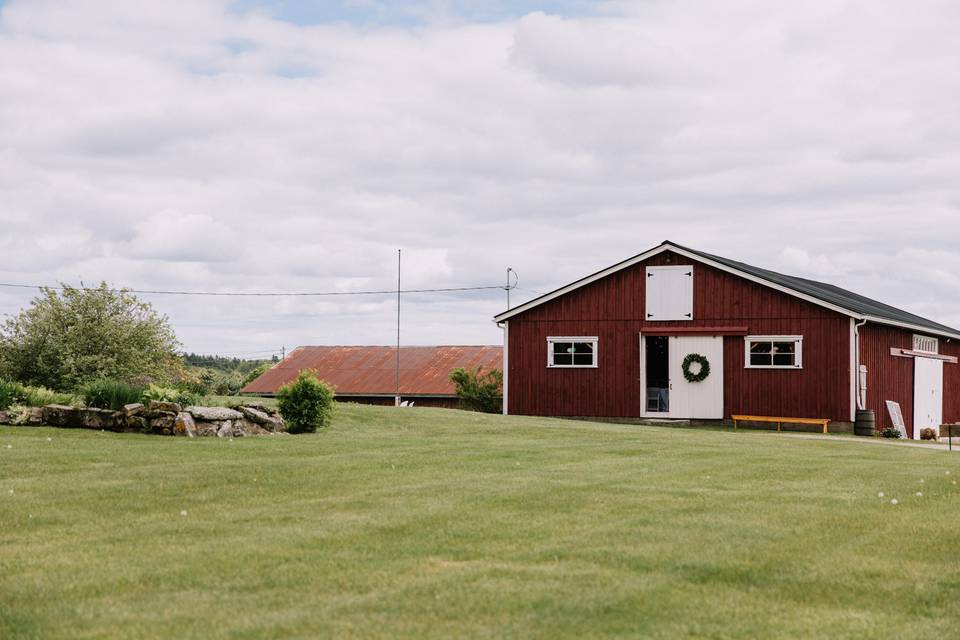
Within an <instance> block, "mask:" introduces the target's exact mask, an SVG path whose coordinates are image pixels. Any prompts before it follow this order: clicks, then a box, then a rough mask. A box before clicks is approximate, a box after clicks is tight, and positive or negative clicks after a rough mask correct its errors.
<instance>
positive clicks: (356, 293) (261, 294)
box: [0, 282, 514, 297]
mask: <svg viewBox="0 0 960 640" xmlns="http://www.w3.org/2000/svg"><path fill="white" fill-rule="evenodd" d="M0 287H8V288H17V289H58V290H61V291H65V290H68V289H79V290H81V291H98V290H100V287H84V286H79V287H71V286H68V285H40V284H15V283H9V282H0ZM513 288H514V287H509V289H513ZM493 289H499V290H501V291H502V290H506V289H508V287H507V286H506V285H502V284H499V285H489V286H478V287H437V288H432V289H401V290H400V291H399V293H451V292H458V291H485V290H493ZM106 291H109V292H110V293H121V292H124V293H139V294H147V295H151V294H153V295H168V296H223V297H284V296H290V297H320V296H371V295H388V294H389V295H394V294H396V293H397V289H379V290H367V291H306V292H303V291H290V292H284V291H258V292H244V291H165V290H159V289H127V288H119V289H118V288H112V287H111V288H107V289H106Z"/></svg>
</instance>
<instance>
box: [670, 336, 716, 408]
mask: <svg viewBox="0 0 960 640" xmlns="http://www.w3.org/2000/svg"><path fill="white" fill-rule="evenodd" d="M691 353H699V354H700V355H702V356H704V357H705V358H706V359H707V360H708V361H709V362H710V375H709V376H707V378H706V379H704V380H701V381H700V382H687V379H686V378H685V377H684V376H683V359H684V358H686V357H687V355H689V354H691ZM697 366H698V365H696V364H694V365H693V367H694V368H696V367H697ZM670 417H671V418H698V419H704V420H711V419H715V420H721V419H723V338H722V337H715V336H672V337H671V338H670Z"/></svg>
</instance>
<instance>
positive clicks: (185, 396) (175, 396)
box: [141, 384, 200, 405]
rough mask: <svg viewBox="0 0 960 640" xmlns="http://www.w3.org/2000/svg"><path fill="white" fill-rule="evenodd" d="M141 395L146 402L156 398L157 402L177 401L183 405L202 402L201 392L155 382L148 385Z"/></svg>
mask: <svg viewBox="0 0 960 640" xmlns="http://www.w3.org/2000/svg"><path fill="white" fill-rule="evenodd" d="M141 397H142V398H143V401H144V402H149V401H150V400H156V401H157V402H176V403H177V404H182V405H198V404H200V396H199V394H196V393H193V392H192V391H183V390H180V389H172V388H170V387H160V386H157V385H155V384H151V385H147V388H146V389H144V391H143V394H142V396H141Z"/></svg>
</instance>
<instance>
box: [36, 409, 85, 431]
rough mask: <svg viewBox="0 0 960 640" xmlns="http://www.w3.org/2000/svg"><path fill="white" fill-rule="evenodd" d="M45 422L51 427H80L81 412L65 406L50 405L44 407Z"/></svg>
mask: <svg viewBox="0 0 960 640" xmlns="http://www.w3.org/2000/svg"><path fill="white" fill-rule="evenodd" d="M42 411H43V422H44V423H45V424H48V425H50V426H51V427H79V426H80V415H79V413H80V412H79V410H78V409H76V408H75V407H70V406H67V405H65V404H48V405H47V406H45V407H43V409H42Z"/></svg>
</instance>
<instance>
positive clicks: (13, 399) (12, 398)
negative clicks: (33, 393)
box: [0, 380, 26, 411]
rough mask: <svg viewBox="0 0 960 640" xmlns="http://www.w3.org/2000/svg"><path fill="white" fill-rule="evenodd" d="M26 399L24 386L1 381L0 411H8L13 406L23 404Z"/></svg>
mask: <svg viewBox="0 0 960 640" xmlns="http://www.w3.org/2000/svg"><path fill="white" fill-rule="evenodd" d="M25 397H26V393H25V392H24V388H23V385H22V384H20V383H19V382H8V381H6V380H0V411H6V410H7V409H9V408H10V407H12V406H13V405H15V404H20V403H22V402H23V399H24V398H25Z"/></svg>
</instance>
